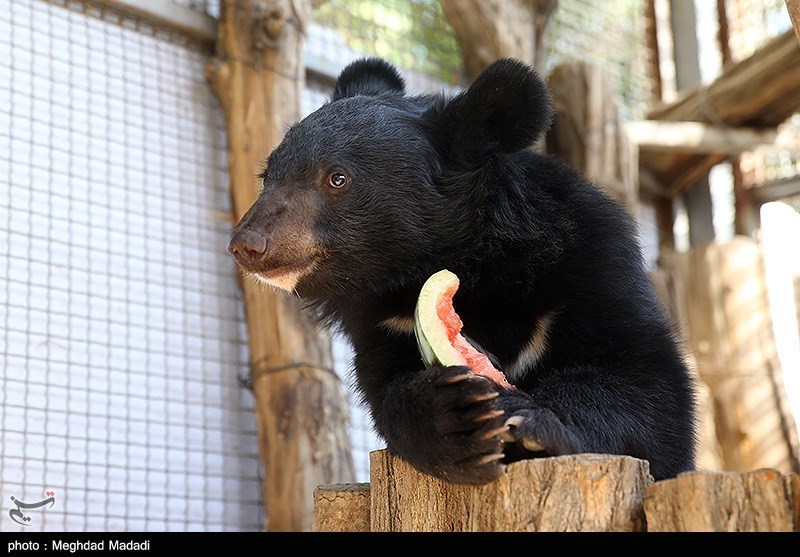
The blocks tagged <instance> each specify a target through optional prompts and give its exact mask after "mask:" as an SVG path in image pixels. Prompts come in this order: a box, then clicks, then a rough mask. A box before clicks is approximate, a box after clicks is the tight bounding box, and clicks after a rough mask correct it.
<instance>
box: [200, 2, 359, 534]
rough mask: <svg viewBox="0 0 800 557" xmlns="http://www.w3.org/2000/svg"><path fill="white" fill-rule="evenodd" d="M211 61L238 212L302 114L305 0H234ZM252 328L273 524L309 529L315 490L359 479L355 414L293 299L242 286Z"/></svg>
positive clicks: (323, 345) (323, 342)
mask: <svg viewBox="0 0 800 557" xmlns="http://www.w3.org/2000/svg"><path fill="white" fill-rule="evenodd" d="M220 11H221V17H220V21H219V25H218V28H217V31H218V35H217V49H216V56H215V57H214V59H213V60H212V61H211V62H210V63H209V65H208V67H207V72H206V73H207V76H208V78H209V81H210V84H211V86H212V88H213V90H214V91H215V93H216V95H217V97H218V98H219V100H220V104H221V106H222V109H223V113H224V115H225V121H226V124H227V131H228V174H229V180H230V189H231V195H232V198H233V208H234V212H235V214H234V218H235V220H237V221H238V220H239V219H240V218H241V217H242V215H243V214H244V213H245V212H246V211H247V209H249V208H250V206H251V205H252V204H253V202H254V201H255V199H256V197H257V196H258V192H259V186H260V184H259V182H258V180H257V179H256V175H257V173H258V171H259V170H260V169H261V167H262V165H263V161H264V159H265V157H266V156H267V155H268V154H269V152H270V151H271V150H272V149H273V148H274V147H275V146H276V145H278V143H279V142H280V141H281V139H282V138H283V134H284V132H285V130H286V123H287V122H294V121H297V120H298V119H299V118H300V116H301V109H300V100H301V97H302V91H303V85H304V77H305V70H304V64H303V57H302V52H303V43H304V40H305V36H304V32H305V29H306V28H307V25H308V22H309V19H310V15H311V4H310V2H309V1H308V0H229V1H224V2H223V3H222V5H221V10H220ZM242 288H243V291H244V299H245V311H246V315H247V330H248V334H249V339H248V341H249V348H250V366H251V377H252V384H253V393H254V395H255V401H256V402H255V406H256V421H257V427H258V438H259V450H260V453H261V460H262V464H263V467H264V470H263V478H262V495H263V502H264V507H265V513H264V514H265V517H266V524H265V528H266V529H267V530H269V531H308V530H310V529H311V528H312V522H313V491H314V489H315V488H316V487H317V486H318V485H320V484H327V483H333V482H347V481H352V480H353V479H354V475H355V474H354V469H353V462H352V456H351V454H350V443H349V436H348V430H347V425H348V420H349V413H348V409H347V402H346V400H345V398H344V394H343V392H342V386H341V384H340V382H339V379H338V378H337V377H336V374H335V373H333V372H332V371H331V366H332V357H331V350H330V339H329V337H328V335H327V334H325V333H322V332H319V331H318V330H317V329H316V327H315V325H314V323H313V321H312V320H311V318H310V317H309V316H308V315H307V314H305V313H303V312H302V311H301V309H300V304H299V303H298V302H297V300H296V299H294V298H291V297H288V296H283V295H280V294H277V293H275V292H273V291H271V290H265V289H264V288H263V287H262V286H260V285H258V284H256V283H255V282H254V281H244V282H243V284H242Z"/></svg>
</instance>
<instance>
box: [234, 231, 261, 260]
mask: <svg viewBox="0 0 800 557" xmlns="http://www.w3.org/2000/svg"><path fill="white" fill-rule="evenodd" d="M228 251H229V252H230V253H231V255H233V257H234V258H235V259H236V261H238V262H239V263H241V264H242V265H245V266H248V265H249V266H252V265H253V263H255V262H256V261H258V259H259V256H261V255H264V252H265V251H267V237H266V236H265V235H264V234H261V233H259V232H256V231H254V230H250V229H247V228H244V229H241V230H237V231H234V233H233V234H232V235H231V239H230V241H229V242H228Z"/></svg>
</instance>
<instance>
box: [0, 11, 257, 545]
mask: <svg viewBox="0 0 800 557" xmlns="http://www.w3.org/2000/svg"><path fill="white" fill-rule="evenodd" d="M0 51H1V52H2V55H1V56H0V68H2V70H0V73H2V75H3V76H4V79H2V80H0V145H2V148H0V181H2V183H3V184H4V185H3V186H2V187H0V269H2V270H1V271H0V367H2V378H1V379H0V381H1V382H2V385H0V397H2V400H0V449H1V450H2V454H0V470H2V477H1V478H0V479H1V480H2V484H1V485H0V492H2V496H3V501H4V503H5V505H4V508H3V512H2V513H0V530H3V531H13V530H16V529H23V528H28V529H30V530H38V529H41V530H62V531H63V530H74V531H82V530H110V531H117V530H226V529H235V530H240V529H258V528H260V525H261V524H262V517H261V505H260V496H259V493H260V491H259V490H260V487H259V470H260V467H259V462H258V454H257V446H256V439H255V437H256V436H255V431H254V427H255V426H254V422H253V417H252V400H251V395H250V393H249V392H247V391H245V390H243V389H242V388H241V387H240V386H239V383H238V381H237V376H238V374H239V373H240V372H241V370H242V369H245V368H246V365H247V363H246V362H247V351H246V342H245V331H244V326H243V305H242V301H241V295H240V293H239V291H238V288H237V285H236V281H235V279H234V277H235V274H234V269H233V265H232V263H231V262H230V261H229V258H228V257H227V255H226V253H225V249H224V243H225V238H226V236H227V233H228V230H229V226H230V225H229V223H228V222H226V221H224V220H223V219H222V218H221V217H220V215H221V214H223V213H224V212H225V211H226V208H228V207H229V199H228V193H227V190H226V174H225V171H226V169H225V137H224V132H223V126H222V121H221V116H220V114H219V111H218V109H217V107H216V105H215V101H214V99H213V97H212V95H211V93H210V91H209V90H208V86H207V85H206V83H205V80H204V77H203V67H204V64H205V61H206V58H207V52H204V51H203V50H202V49H199V48H197V47H195V46H192V45H191V44H187V42H186V41H185V39H184V38H182V37H180V36H176V35H173V34H171V33H169V32H165V31H163V30H157V29H148V28H147V26H146V25H145V24H143V23H142V22H140V21H128V20H125V19H121V18H119V17H118V16H116V15H114V14H110V13H109V14H106V13H104V12H103V11H101V10H96V9H95V8H93V7H92V6H91V5H87V4H83V3H79V2H65V3H59V2H53V3H48V2H43V1H41V0H32V1H29V0H9V1H7V2H3V3H2V6H0ZM46 493H54V499H55V502H54V504H53V505H51V506H50V507H44V508H42V509H40V510H37V511H30V512H29V513H28V514H27V518H28V519H29V521H27V523H25V524H23V522H22V521H20V520H15V515H10V514H9V512H7V511H8V510H9V509H7V508H6V507H9V506H11V505H12V501H11V500H10V497H14V498H15V499H16V500H18V501H23V502H28V503H32V502H34V501H37V500H41V499H43V498H45V494H46ZM12 509H13V507H12ZM16 518H17V519H19V517H16Z"/></svg>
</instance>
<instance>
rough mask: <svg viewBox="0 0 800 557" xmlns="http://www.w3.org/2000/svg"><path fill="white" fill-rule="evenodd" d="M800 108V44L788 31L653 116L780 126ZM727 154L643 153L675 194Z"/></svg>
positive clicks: (727, 124)
mask: <svg viewBox="0 0 800 557" xmlns="http://www.w3.org/2000/svg"><path fill="white" fill-rule="evenodd" d="M798 108H800V46H798V43H797V40H796V37H795V36H794V33H793V32H792V31H787V32H785V33H783V34H781V35H779V36H777V37H775V38H774V39H772V40H771V41H769V42H767V43H766V44H765V45H764V46H762V47H761V48H759V49H758V50H757V51H756V52H755V53H753V55H752V56H750V57H749V58H747V59H745V60H742V61H740V62H738V63H736V64H733V65H732V66H730V67H729V68H727V69H726V70H725V71H724V72H723V73H722V74H721V75H720V76H719V77H717V79H715V80H714V81H713V82H712V83H711V84H710V85H709V86H707V87H698V88H695V89H694V90H692V91H690V92H688V93H686V94H685V95H684V96H683V97H681V98H680V99H678V100H677V101H676V102H674V103H671V104H669V105H666V106H662V107H659V108H657V109H655V110H653V111H651V112H650V114H649V115H648V118H647V119H648V120H666V121H679V122H681V121H696V122H703V123H707V124H714V125H716V126H718V127H738V126H749V127H762V128H771V127H772V128H774V127H776V126H778V125H779V124H781V123H782V122H784V121H785V120H786V119H788V118H789V117H790V116H792V115H793V114H794V113H795V112H796V111H797V110H798ZM725 158H726V155H719V154H707V155H702V154H701V155H698V154H686V153H663V152H654V151H650V152H647V151H645V152H643V153H642V154H641V157H640V162H641V164H642V166H643V167H644V168H647V169H649V170H650V171H652V172H653V174H654V175H655V176H656V177H657V178H658V179H659V181H660V182H662V183H664V184H666V185H667V187H668V189H669V191H670V193H671V194H673V195H674V194H676V193H678V192H681V191H683V190H684V189H686V188H687V187H690V186H692V185H693V184H695V183H697V181H698V180H699V179H701V178H702V177H703V176H705V175H707V174H708V171H709V170H710V169H711V168H712V167H713V166H714V165H715V164H718V163H719V162H722V161H724V160H725Z"/></svg>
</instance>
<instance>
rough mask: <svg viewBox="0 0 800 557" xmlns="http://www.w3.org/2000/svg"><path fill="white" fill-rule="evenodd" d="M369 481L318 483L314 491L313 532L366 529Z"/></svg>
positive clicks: (367, 524) (367, 528)
mask: <svg viewBox="0 0 800 557" xmlns="http://www.w3.org/2000/svg"><path fill="white" fill-rule="evenodd" d="M369 496H370V489H369V484H368V483H351V484H330V485H321V486H319V487H318V488H317V489H316V490H314V531H315V532H369V531H370V519H369V509H370V502H369Z"/></svg>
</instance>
